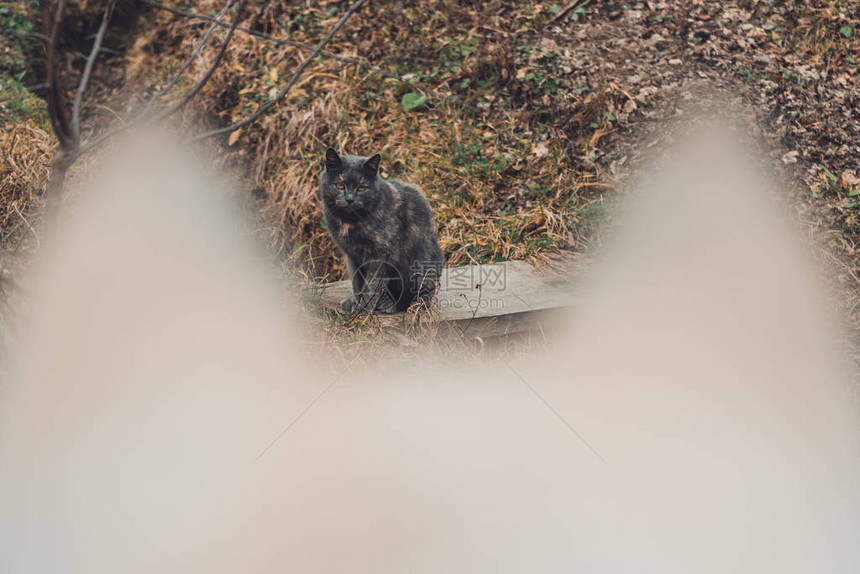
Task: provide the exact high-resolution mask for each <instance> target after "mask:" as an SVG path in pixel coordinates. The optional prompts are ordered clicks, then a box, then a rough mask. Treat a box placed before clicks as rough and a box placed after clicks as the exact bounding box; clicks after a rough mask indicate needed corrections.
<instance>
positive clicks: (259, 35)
mask: <svg viewBox="0 0 860 574" xmlns="http://www.w3.org/2000/svg"><path fill="white" fill-rule="evenodd" d="M138 1H139V2H141V3H142V4H146V5H147V6H150V7H151V8H156V9H158V10H164V11H165V12H170V13H171V14H174V15H176V16H181V17H183V18H194V19H197V20H203V21H204V22H212V24H213V25H215V26H223V27H227V26H229V24H227V23H226V22H224V21H222V20H221V19H220V18H213V17H212V16H207V15H205V14H196V13H194V12H183V11H182V10H177V9H176V8H173V7H171V6H165V5H164V4H159V3H158V2H153V1H152V0H138ZM236 31H238V32H243V33H245V34H249V35H251V36H256V37H257V38H262V39H264V40H269V41H270V42H273V43H274V44H277V45H282V46H292V47H293V48H299V49H301V50H305V51H306V52H313V51H314V47H313V46H311V45H310V44H305V43H304V42H297V41H295V40H287V39H286V38H278V37H277V36H272V35H270V34H266V33H264V32H259V31H257V30H252V29H251V28H245V27H243V26H239V27H237V28H236ZM319 54H320V55H321V56H325V57H326V58H331V59H332V60H337V61H338V62H343V63H345V64H351V65H353V66H358V67H359V68H362V69H364V70H368V71H370V72H373V73H374V74H379V75H380V76H384V77H386V78H389V79H391V80H397V81H399V82H402V83H404V84H408V85H410V86H412V87H413V88H415V89H416V90H419V91H421V92H424V93H425V94H427V95H428V96H431V97H434V98H437V99H443V97H444V96H441V95H440V94H438V93H436V92H435V91H433V90H432V89H430V88H428V87H426V86H423V85H421V84H419V83H417V82H415V81H413V80H408V79H406V78H404V77H403V76H398V75H397V74H392V73H391V72H388V71H386V70H383V69H382V68H379V67H377V66H374V65H373V64H371V63H369V62H365V61H361V60H357V59H355V58H350V57H348V56H341V55H340V54H335V53H333V52H329V51H328V50H320V52H319Z"/></svg>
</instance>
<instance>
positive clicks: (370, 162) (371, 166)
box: [362, 154, 382, 175]
mask: <svg viewBox="0 0 860 574" xmlns="http://www.w3.org/2000/svg"><path fill="white" fill-rule="evenodd" d="M381 159H382V156H381V155H379V154H376V155H375V156H372V157H369V158H367V161H365V162H364V165H363V166H362V167H364V169H366V170H367V171H371V172H373V175H376V173H377V172H378V171H379V161H380V160H381Z"/></svg>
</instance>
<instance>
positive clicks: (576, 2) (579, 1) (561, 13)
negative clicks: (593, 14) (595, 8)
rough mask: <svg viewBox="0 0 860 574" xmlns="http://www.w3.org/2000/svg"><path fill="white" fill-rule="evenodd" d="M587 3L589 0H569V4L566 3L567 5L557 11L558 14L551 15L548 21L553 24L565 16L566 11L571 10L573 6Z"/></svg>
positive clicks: (579, 6) (582, 5) (576, 6)
mask: <svg viewBox="0 0 860 574" xmlns="http://www.w3.org/2000/svg"><path fill="white" fill-rule="evenodd" d="M589 3H591V0H574V1H573V2H571V3H570V4H568V5H567V6H565V7H564V8H562V9H561V10H560V11H559V12H558V14H556V15H555V16H553V17H552V18H551V19H550V21H549V23H550V24H555V23H556V22H558V21H559V20H561V19H562V18H564V17H565V16H567V13H568V12H570V11H571V10H573V9H574V8H583V7H585V6H587V5H588V4H589Z"/></svg>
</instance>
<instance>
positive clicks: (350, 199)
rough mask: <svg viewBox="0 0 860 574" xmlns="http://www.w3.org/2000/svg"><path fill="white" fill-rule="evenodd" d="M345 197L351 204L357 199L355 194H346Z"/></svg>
mask: <svg viewBox="0 0 860 574" xmlns="http://www.w3.org/2000/svg"><path fill="white" fill-rule="evenodd" d="M344 199H345V200H346V202H347V203H348V204H349V205H352V203H353V202H354V201H355V196H353V195H346V196H344Z"/></svg>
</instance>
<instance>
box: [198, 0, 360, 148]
mask: <svg viewBox="0 0 860 574" xmlns="http://www.w3.org/2000/svg"><path fill="white" fill-rule="evenodd" d="M243 1H244V0H243ZM366 1H367V0H358V1H357V2H355V4H353V5H352V6H350V7H349V9H348V10H347V11H346V13H345V14H344V15H343V16H342V17H341V19H340V20H339V21H338V23H337V24H335V26H334V28H332V29H331V31H330V32H329V33H328V34H327V35H326V37H325V38H323V39H322V40H321V41H320V43H319V44H317V47H316V48H314V51H313V52H311V54H310V55H309V56H308V57H307V59H305V61H304V62H302V63H301V64H300V65H299V67H298V68H297V69H296V71H295V72H294V73H293V77H292V78H290V81H289V82H287V85H286V86H284V87H283V88H282V89H281V91H280V92H278V94H277V95H276V96H275V97H274V98H272V99H271V100H269V101H268V102H266V103H264V104H263V105H261V106H260V107H259V108H257V111H255V112H254V113H253V114H251V115H250V116H248V117H247V118H245V119H244V120H242V121H240V122H236V123H234V124H232V125H229V126H225V127H223V128H218V129H214V130H210V131H208V132H203V133H202V134H199V135H196V136H194V137H192V138H189V139H188V140H186V141H187V142H193V141H197V140H201V139H204V138H208V137H211V136H214V135H218V134H225V133H231V132H234V131H236V130H238V129H242V128H243V127H245V126H247V125H248V124H251V123H253V122H255V121H257V120H258V119H259V118H260V116H262V115H263V114H265V113H266V112H267V111H269V110H270V109H271V108H273V107H274V106H275V105H277V104H278V102H280V101H281V100H283V99H284V98H285V97H286V96H287V93H288V92H289V91H290V89H291V88H292V87H293V86H294V85H295V84H296V82H297V81H298V80H299V78H300V77H301V75H302V72H304V71H305V70H306V69H307V67H308V66H310V64H311V62H313V60H314V58H316V57H317V56H318V55H319V54H320V52H322V50H323V48H325V45H326V44H328V43H329V41H330V40H331V39H332V38H333V37H334V35H335V34H337V32H338V31H339V30H340V29H341V28H343V26H344V24H346V22H347V20H349V18H350V17H351V16H352V15H353V14H355V12H356V11H357V10H358V9H359V8H361V6H362V5H363V4H364V3H365V2H366Z"/></svg>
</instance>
